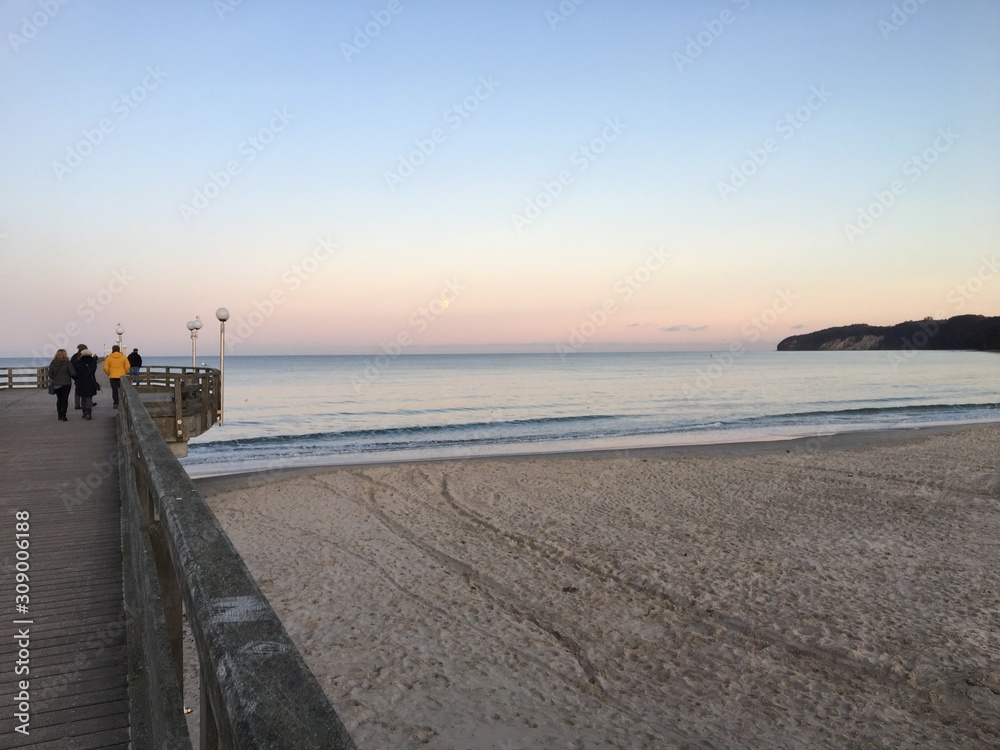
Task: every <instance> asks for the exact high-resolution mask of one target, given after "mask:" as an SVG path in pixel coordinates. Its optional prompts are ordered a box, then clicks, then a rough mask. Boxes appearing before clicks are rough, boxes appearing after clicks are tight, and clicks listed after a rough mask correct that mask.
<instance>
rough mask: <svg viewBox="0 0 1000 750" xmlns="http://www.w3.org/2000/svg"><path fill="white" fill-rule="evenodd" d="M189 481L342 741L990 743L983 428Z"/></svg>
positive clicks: (997, 740) (995, 486)
mask: <svg viewBox="0 0 1000 750" xmlns="http://www.w3.org/2000/svg"><path fill="white" fill-rule="evenodd" d="M196 484H197V485H198V486H199V488H200V489H201V491H202V493H203V494H204V495H205V497H206V499H207V500H208V502H209V504H210V505H211V506H212V507H213V508H214V509H215V512H216V513H217V514H218V516H219V519H220V521H221V522H222V524H223V526H224V527H225V529H226V531H227V533H228V534H229V535H230V537H231V538H232V540H233V542H234V543H235V545H236V547H237V549H238V550H239V551H240V553H241V554H242V555H243V557H244V559H245V560H246V561H247V564H248V565H249V567H250V569H251V571H252V572H253V573H254V575H255V577H256V578H257V580H258V582H259V583H260V585H261V588H262V589H263V590H264V593H265V594H266V595H267V596H268V598H269V600H270V601H271V603H272V605H273V606H274V608H275V610H276V611H277V612H278V614H279V615H280V616H281V618H282V621H283V622H284V623H285V626H286V628H287V629H288V631H289V634H290V635H291V637H292V638H293V640H294V641H295V642H296V644H298V646H299V648H300V649H301V651H302V653H303V655H304V657H305V659H306V661H307V663H308V664H309V666H310V667H311V668H312V670H313V671H314V673H315V674H316V675H317V677H318V678H319V680H320V683H321V685H322V686H323V688H324V689H325V690H326V692H327V695H328V696H329V697H330V700H331V702H332V703H333V705H334V707H335V708H336V709H337V711H338V712H339V713H340V715H341V717H342V718H343V720H344V722H345V724H346V725H347V727H348V728H349V730H350V731H351V733H352V735H353V736H354V738H355V740H356V741H357V743H358V745H359V747H362V748H390V747H391V748H421V747H428V748H436V749H437V748H440V749H442V750H447V749H451V748H455V749H457V748H463V749H464V748H506V749H508V750H509V749H513V748H519V749H522V750H527V749H528V748H670V747H690V748H737V747H739V748H789V749H792V748H795V750H799V749H800V748H805V747H809V748H845V747H852V748H876V747H879V748H881V747H921V748H956V747H964V748H987V747H997V746H1000V627H998V623H1000V425H996V424H993V425H980V426H974V427H968V428H947V429H945V428H941V429H929V430H921V431H892V432H881V433H856V434H848V435H840V436H835V437H830V438H819V439H816V438H814V439H812V440H808V441H801V440H800V441H788V442H781V443H754V444H743V445H731V446H693V447H691V448H669V449H643V450H635V451H628V452H620V453H618V452H607V453H600V454H563V455H559V456H545V457H522V458H511V459H488V460H487V459H483V460H468V461H441V462H423V463H409V464H384V465H367V466H358V467H346V468H322V469H317V468H309V469H289V470H283V471H278V472H270V473H261V474H250V475H242V476H234V477H215V478H210V479H202V480H198V481H197V482H196ZM188 682H189V683H191V682H192V680H191V679H189V680H188ZM189 705H195V706H196V705H197V703H189Z"/></svg>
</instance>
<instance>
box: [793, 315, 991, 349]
mask: <svg viewBox="0 0 1000 750" xmlns="http://www.w3.org/2000/svg"><path fill="white" fill-rule="evenodd" d="M867 349H877V350H888V349H979V350H988V351H1000V317H986V316H985V315H958V316H956V317H954V318H948V319H947V320H932V319H930V318H927V319H925V320H917V321H914V320H910V321H907V322H906V323H897V324H896V325H894V326H870V325H867V324H866V323H855V324H854V325H849V326H838V327H836V328H825V329H823V330H822V331H816V332H814V333H804V334H802V335H800V336H789V337H788V338H787V339H785V340H784V341H782V342H781V343H779V344H778V351H779V352H807V351H848V350H851V351H860V350H867Z"/></svg>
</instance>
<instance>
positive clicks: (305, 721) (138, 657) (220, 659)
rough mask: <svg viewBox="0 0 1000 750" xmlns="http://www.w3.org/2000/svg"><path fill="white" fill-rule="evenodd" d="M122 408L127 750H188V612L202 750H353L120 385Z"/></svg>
mask: <svg viewBox="0 0 1000 750" xmlns="http://www.w3.org/2000/svg"><path fill="white" fill-rule="evenodd" d="M121 404H122V406H121V408H120V409H119V411H118V441H119V459H120V467H119V469H120V476H121V491H122V545H123V549H124V557H125V560H126V571H125V575H126V580H127V582H126V587H125V588H126V609H127V611H128V612H129V613H130V615H131V616H130V618H129V622H130V624H129V639H128V640H129V662H130V675H132V676H134V680H133V679H131V678H130V683H132V682H134V683H135V684H134V685H132V684H130V688H129V692H130V698H131V699H132V701H133V708H132V716H133V719H132V732H133V741H132V746H133V747H135V748H143V747H149V748H153V747H155V748H157V750H159V749H160V748H170V749H171V750H174V749H176V750H182V749H184V750H186V749H187V748H190V747H191V744H190V739H189V737H188V736H187V730H186V726H185V722H184V718H183V713H182V707H183V703H182V698H181V687H182V684H183V629H182V609H183V610H184V611H186V613H187V619H188V625H189V627H190V629H191V632H192V634H193V636H194V642H195V647H196V649H197V654H198V662H199V667H200V675H201V677H200V695H201V698H200V706H201V710H200V712H199V722H200V728H201V729H200V737H199V743H198V744H199V746H200V747H201V748H202V749H203V750H214V749H215V748H296V750H299V749H303V750H308V749H311V748H315V749H316V750H320V749H321V748H322V750H353V749H354V748H355V744H354V741H353V740H352V739H351V737H350V735H349V734H348V732H347V730H346V729H345V728H344V726H343V724H342V723H341V721H340V718H339V717H338V716H337V714H336V712H335V711H334V709H333V708H332V707H331V706H330V703H329V701H328V700H327V698H326V696H325V695H324V694H323V690H322V688H321V687H320V685H319V683H318V681H317V680H316V678H315V677H314V676H313V674H312V673H311V672H310V671H309V669H308V667H307V666H306V664H305V662H304V661H303V659H302V656H301V655H300V654H299V651H298V649H297V648H296V647H295V645H294V644H293V643H292V641H291V639H290V638H289V637H288V634H287V632H286V631H285V629H284V627H283V626H282V624H281V622H280V620H279V619H278V617H277V615H276V614H275V613H274V611H273V610H272V609H271V605H270V604H269V603H268V601H267V599H266V598H265V597H264V595H263V594H262V593H261V591H260V589H259V588H258V586H257V584H256V582H255V581H254V579H253V577H252V576H251V575H250V571H249V570H248V569H247V567H246V565H245V563H244V562H243V560H242V558H241V557H240V556H239V554H238V553H237V552H236V549H235V548H234V547H233V545H232V543H231V542H230V541H229V538H228V537H227V536H226V534H225V532H224V531H223V530H222V527H221V526H220V525H219V522H218V520H217V519H216V517H215V514H214V513H213V512H212V510H211V509H210V508H209V507H208V504H207V503H206V502H205V500H204V499H203V498H202V497H201V495H200V494H199V493H198V491H197V490H196V489H195V487H194V485H193V484H192V483H191V480H190V478H189V477H188V475H187V474H186V473H185V471H184V469H183V468H182V467H181V466H180V464H179V463H178V462H177V460H176V458H175V457H174V455H173V453H172V452H171V450H170V448H169V447H168V446H167V445H166V443H165V442H164V441H163V439H162V438H161V436H160V433H159V431H158V430H157V428H156V426H155V425H154V424H153V420H152V419H151V418H150V415H149V414H148V413H147V411H146V408H145V406H144V405H143V403H142V400H141V395H140V393H139V392H138V391H137V390H136V389H135V388H134V387H133V386H132V384H131V383H130V382H126V381H125V379H124V378H123V379H122V385H121Z"/></svg>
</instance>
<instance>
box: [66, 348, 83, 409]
mask: <svg viewBox="0 0 1000 750" xmlns="http://www.w3.org/2000/svg"><path fill="white" fill-rule="evenodd" d="M86 348H87V345H86V344H77V345H76V354H74V355H73V356H72V357H70V358H69V363H70V364H71V365H73V368H74V369H76V363H77V362H79V361H80V353H81V352H82V351H83V350H84V349H86ZM74 379H75V378H74ZM73 406H74V407H75V408H77V409H82V408H83V406H82V404H80V393H79V391H77V390H76V388H74V389H73Z"/></svg>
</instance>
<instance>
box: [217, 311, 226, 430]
mask: <svg viewBox="0 0 1000 750" xmlns="http://www.w3.org/2000/svg"><path fill="white" fill-rule="evenodd" d="M215 317H217V318H218V319H219V427H221V426H222V418H223V417H222V414H223V406H224V404H225V394H226V390H225V384H226V321H227V320H229V310H227V309H226V308H224V307H220V308H219V309H218V310H216V311H215Z"/></svg>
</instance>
